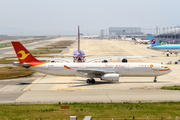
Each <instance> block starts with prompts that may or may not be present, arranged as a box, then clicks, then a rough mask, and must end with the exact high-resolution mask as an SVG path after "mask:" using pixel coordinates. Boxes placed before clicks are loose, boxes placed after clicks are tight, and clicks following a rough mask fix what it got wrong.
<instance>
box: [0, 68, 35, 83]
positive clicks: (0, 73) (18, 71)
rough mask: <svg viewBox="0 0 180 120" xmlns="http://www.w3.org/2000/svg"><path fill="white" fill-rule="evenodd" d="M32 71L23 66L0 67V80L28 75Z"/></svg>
mask: <svg viewBox="0 0 180 120" xmlns="http://www.w3.org/2000/svg"><path fill="white" fill-rule="evenodd" d="M33 73H34V71H31V70H28V69H26V68H23V67H0V80H4V79H13V78H19V77H26V76H30V75H32V74H33Z"/></svg>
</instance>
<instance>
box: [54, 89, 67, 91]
mask: <svg viewBox="0 0 180 120" xmlns="http://www.w3.org/2000/svg"><path fill="white" fill-rule="evenodd" d="M55 90H56V91H66V89H55Z"/></svg>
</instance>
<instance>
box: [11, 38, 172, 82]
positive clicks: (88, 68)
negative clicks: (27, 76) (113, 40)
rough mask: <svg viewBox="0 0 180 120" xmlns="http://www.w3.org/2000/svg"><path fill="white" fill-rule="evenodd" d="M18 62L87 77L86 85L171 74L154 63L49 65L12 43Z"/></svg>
mask: <svg viewBox="0 0 180 120" xmlns="http://www.w3.org/2000/svg"><path fill="white" fill-rule="evenodd" d="M12 45H13V47H14V50H15V52H16V55H17V57H18V60H19V62H15V63H14V65H18V66H23V67H25V68H29V69H31V70H34V71H38V72H41V73H45V74H50V75H58V76H82V77H87V78H90V79H87V83H95V80H94V78H100V79H101V80H106V81H116V82H117V81H119V77H154V82H156V81H157V80H156V78H157V76H160V75H164V74H167V73H169V72H171V70H170V68H168V67H167V66H165V65H161V64H156V63H51V62H42V61H40V60H38V59H36V58H35V57H34V56H33V55H32V54H31V53H30V52H29V51H28V50H27V49H26V48H25V47H24V46H23V45H22V44H21V43H20V42H18V41H12Z"/></svg>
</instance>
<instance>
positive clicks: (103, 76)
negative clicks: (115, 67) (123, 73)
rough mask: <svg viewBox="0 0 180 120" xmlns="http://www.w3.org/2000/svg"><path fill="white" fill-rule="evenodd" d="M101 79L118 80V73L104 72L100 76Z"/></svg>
mask: <svg viewBox="0 0 180 120" xmlns="http://www.w3.org/2000/svg"><path fill="white" fill-rule="evenodd" d="M101 80H108V81H116V82H118V81H119V74H116V73H114V74H105V75H102V76H101Z"/></svg>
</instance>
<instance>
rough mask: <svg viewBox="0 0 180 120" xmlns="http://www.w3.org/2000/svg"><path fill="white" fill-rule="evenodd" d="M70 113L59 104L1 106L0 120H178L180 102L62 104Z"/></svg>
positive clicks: (179, 116)
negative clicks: (90, 119)
mask: <svg viewBox="0 0 180 120" xmlns="http://www.w3.org/2000/svg"><path fill="white" fill-rule="evenodd" d="M63 105H69V107H70V109H69V110H61V107H60V106H61V105H60V104H51V105H0V120H1V119H4V120H5V119H10V120H39V118H41V119H42V120H47V119H48V120H57V119H58V120H69V116H77V118H78V120H82V119H83V118H84V116H93V120H110V119H111V118H112V117H113V118H114V120H117V119H118V120H119V119H123V120H132V118H133V115H134V116H135V119H138V120H145V119H146V117H147V115H148V117H149V119H150V120H154V119H155V120H156V119H159V120H160V119H161V117H162V116H163V118H164V119H166V120H172V119H173V120H174V119H175V117H176V116H178V118H180V102H162V103H70V104H68V103H64V104H63Z"/></svg>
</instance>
